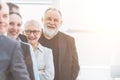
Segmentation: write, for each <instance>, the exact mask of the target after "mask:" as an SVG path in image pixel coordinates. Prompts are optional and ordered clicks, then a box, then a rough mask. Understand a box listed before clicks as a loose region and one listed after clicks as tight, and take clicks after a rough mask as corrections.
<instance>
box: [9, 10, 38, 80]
mask: <svg viewBox="0 0 120 80" xmlns="http://www.w3.org/2000/svg"><path fill="white" fill-rule="evenodd" d="M9 15H10V18H9V19H10V20H9V28H8V31H7V35H8V36H9V37H11V38H13V39H16V40H18V41H19V42H20V43H21V48H22V53H23V56H24V60H25V63H26V66H27V70H28V72H29V75H30V78H31V80H38V78H39V75H38V73H37V63H36V61H35V55H34V52H33V49H32V48H31V46H30V45H29V44H27V43H25V42H22V41H21V40H20V38H19V37H18V35H19V33H20V30H21V25H22V17H21V15H20V14H19V13H16V12H10V14H9ZM35 63H36V64H35ZM11 78H12V77H11ZM9 79H10V78H9Z"/></svg>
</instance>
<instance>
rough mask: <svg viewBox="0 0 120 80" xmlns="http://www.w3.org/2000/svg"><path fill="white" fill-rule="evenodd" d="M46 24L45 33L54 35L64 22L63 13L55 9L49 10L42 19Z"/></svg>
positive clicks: (50, 35)
mask: <svg viewBox="0 0 120 80" xmlns="http://www.w3.org/2000/svg"><path fill="white" fill-rule="evenodd" d="M42 21H43V25H44V29H43V31H44V33H45V34H47V35H48V36H49V37H53V36H54V35H56V33H57V32H58V29H59V27H60V26H61V24H62V20H61V15H60V14H59V12H57V11H55V10H49V11H48V12H47V13H46V14H45V16H44V17H43V19H42Z"/></svg>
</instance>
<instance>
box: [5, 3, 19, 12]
mask: <svg viewBox="0 0 120 80" xmlns="http://www.w3.org/2000/svg"><path fill="white" fill-rule="evenodd" d="M7 5H8V6H9V12H17V13H19V12H20V10H19V6H18V5H16V4H14V3H11V2H7Z"/></svg>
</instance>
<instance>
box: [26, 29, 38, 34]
mask: <svg viewBox="0 0 120 80" xmlns="http://www.w3.org/2000/svg"><path fill="white" fill-rule="evenodd" d="M24 32H25V34H26V35H30V34H31V33H33V34H34V35H38V34H39V32H40V30H25V31H24Z"/></svg>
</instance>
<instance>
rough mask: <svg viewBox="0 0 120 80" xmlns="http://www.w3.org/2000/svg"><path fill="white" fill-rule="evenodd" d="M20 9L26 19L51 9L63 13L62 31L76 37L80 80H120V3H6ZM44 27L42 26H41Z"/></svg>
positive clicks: (87, 0)
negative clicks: (13, 4) (56, 9)
mask: <svg viewBox="0 0 120 80" xmlns="http://www.w3.org/2000/svg"><path fill="white" fill-rule="evenodd" d="M6 1H7V2H13V3H16V4H18V5H19V7H20V12H21V14H22V18H23V24H24V22H25V21H26V20H29V19H35V20H38V21H39V22H40V23H41V17H42V15H43V14H44V11H45V10H46V9H47V8H48V7H56V8H58V9H60V10H61V12H62V16H63V25H62V26H61V29H60V30H61V31H63V32H65V33H67V34H69V35H71V36H73V37H74V38H75V40H76V47H77V51H78V56H79V63H80V67H81V70H80V73H79V75H78V78H77V80H119V77H120V69H119V68H120V1H119V0H6ZM41 25H42V24H41Z"/></svg>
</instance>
